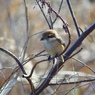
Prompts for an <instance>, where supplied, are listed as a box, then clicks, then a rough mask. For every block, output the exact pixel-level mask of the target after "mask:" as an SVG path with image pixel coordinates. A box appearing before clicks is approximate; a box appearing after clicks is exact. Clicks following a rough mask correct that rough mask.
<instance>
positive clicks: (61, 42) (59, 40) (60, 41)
mask: <svg viewBox="0 0 95 95" xmlns="http://www.w3.org/2000/svg"><path fill="white" fill-rule="evenodd" d="M56 39H57V41H58V42H59V43H60V44H62V45H63V46H65V43H64V41H63V40H62V39H61V38H56Z"/></svg>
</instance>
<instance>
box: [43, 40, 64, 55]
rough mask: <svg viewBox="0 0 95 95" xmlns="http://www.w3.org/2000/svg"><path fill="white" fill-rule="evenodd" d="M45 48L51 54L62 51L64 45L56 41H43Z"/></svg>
mask: <svg viewBox="0 0 95 95" xmlns="http://www.w3.org/2000/svg"><path fill="white" fill-rule="evenodd" d="M44 47H45V50H46V51H47V52H48V53H49V54H50V55H52V56H55V55H56V54H60V53H62V52H63V50H64V47H63V45H61V44H60V43H59V42H58V41H51V42H48V41H44Z"/></svg>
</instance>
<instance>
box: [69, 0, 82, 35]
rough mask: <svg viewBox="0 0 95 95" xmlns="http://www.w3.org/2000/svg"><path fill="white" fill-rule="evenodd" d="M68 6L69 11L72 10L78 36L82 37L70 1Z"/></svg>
mask: <svg viewBox="0 0 95 95" xmlns="http://www.w3.org/2000/svg"><path fill="white" fill-rule="evenodd" d="M67 4H68V7H69V10H70V13H71V16H72V19H73V21H74V24H75V27H76V30H77V33H78V36H80V31H79V28H78V25H77V21H76V19H75V16H74V14H73V10H72V8H71V4H70V1H69V0H67Z"/></svg>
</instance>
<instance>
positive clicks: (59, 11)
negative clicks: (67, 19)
mask: <svg viewBox="0 0 95 95" xmlns="http://www.w3.org/2000/svg"><path fill="white" fill-rule="evenodd" d="M62 4H63V0H61V2H60V6H59V10H58V14H59V13H60V11H61V7H62ZM57 18H58V17H57V16H56V18H55V19H54V21H53V24H54V23H55V22H56V20H57Z"/></svg>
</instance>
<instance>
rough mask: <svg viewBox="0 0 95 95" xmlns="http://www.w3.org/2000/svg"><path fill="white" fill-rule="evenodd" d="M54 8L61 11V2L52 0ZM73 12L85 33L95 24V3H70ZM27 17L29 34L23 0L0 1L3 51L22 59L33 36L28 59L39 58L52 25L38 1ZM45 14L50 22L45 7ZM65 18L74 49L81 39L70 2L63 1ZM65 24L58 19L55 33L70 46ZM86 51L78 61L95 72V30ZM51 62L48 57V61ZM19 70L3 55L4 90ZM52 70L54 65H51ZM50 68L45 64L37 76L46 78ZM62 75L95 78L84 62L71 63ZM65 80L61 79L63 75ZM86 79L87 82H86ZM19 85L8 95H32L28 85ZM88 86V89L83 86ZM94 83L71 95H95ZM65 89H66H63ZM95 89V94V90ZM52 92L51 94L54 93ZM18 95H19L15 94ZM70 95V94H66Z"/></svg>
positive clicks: (0, 64) (0, 79)
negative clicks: (76, 73) (75, 73)
mask: <svg viewBox="0 0 95 95" xmlns="http://www.w3.org/2000/svg"><path fill="white" fill-rule="evenodd" d="M48 1H49V2H50V3H51V5H52V8H54V9H55V11H58V9H59V6H60V2H61V0H48ZM70 1H71V4H72V8H73V11H74V14H75V17H76V20H77V22H78V25H79V27H80V28H81V29H82V30H83V31H85V30H86V29H87V28H89V26H90V25H91V24H92V23H94V22H95V0H70ZM26 6H27V17H28V31H27V21H26V12H25V5H24V1H23V0H0V47H2V48H4V49H7V50H9V51H11V52H12V53H14V54H15V55H16V56H17V57H20V55H21V52H22V50H23V47H24V45H25V44H26V40H27V36H30V35H33V34H35V33H38V34H36V35H34V36H32V37H31V38H30V39H29V41H28V44H27V50H26V56H29V55H31V54H32V55H35V54H37V53H39V52H40V51H42V50H44V48H43V44H42V42H41V41H40V38H41V33H39V32H41V31H43V30H45V29H48V28H49V27H48V24H47V22H46V20H45V18H44V16H43V14H42V12H41V10H40V9H39V7H38V5H37V3H36V1H35V0H26ZM43 9H44V12H45V14H46V17H47V18H48V17H49V15H48V12H47V10H48V9H47V7H44V8H43ZM60 15H61V17H62V18H63V19H64V20H65V21H66V22H67V23H68V25H69V30H70V33H71V45H72V44H73V43H74V42H75V41H76V40H77V39H78V35H77V32H76V29H75V26H74V23H73V20H72V17H71V14H70V12H69V8H68V5H67V2H66V0H63V4H62V7H61V11H60ZM53 17H55V16H53ZM62 25H63V24H62V22H61V21H60V19H57V21H56V23H55V24H54V29H55V30H57V31H58V33H59V35H60V36H61V37H62V38H63V40H64V41H65V42H66V44H67V43H68V35H67V34H66V33H65V32H64V31H63V29H62ZM81 47H82V48H83V50H82V51H81V52H80V53H78V54H76V55H75V56H74V58H76V59H79V60H81V61H82V62H83V63H85V64H87V65H89V66H90V67H91V68H92V69H93V70H95V30H94V31H93V32H92V33H91V34H90V35H89V36H88V37H87V38H86V39H85V40H84V41H83V43H82V45H81V46H80V47H79V48H78V49H77V50H76V51H78V50H79V49H80V48H81ZM42 58H43V57H41V58H36V59H33V60H32V61H31V62H30V63H29V64H28V63H27V64H28V65H27V66H26V67H25V68H26V71H27V72H28V71H29V72H30V70H31V68H32V66H33V65H34V64H35V63H36V62H37V61H39V60H40V59H42ZM45 58H47V57H45ZM16 66H17V64H16V62H15V61H14V60H13V59H12V58H11V57H10V56H8V55H7V54H5V53H4V52H2V51H0V87H2V84H3V82H4V81H5V80H6V79H7V78H8V76H9V75H10V74H11V73H12V71H13V70H14V69H15V67H16ZM49 66H51V64H49ZM47 67H48V62H43V63H41V64H39V65H38V66H37V68H36V69H35V73H36V75H38V76H40V75H43V72H44V71H45V70H46V68H47ZM61 71H79V72H84V73H86V74H93V72H92V71H91V70H89V69H88V68H86V67H85V66H83V65H81V64H80V62H78V61H75V60H74V59H70V60H68V61H67V62H66V63H65V66H64V67H63V68H62V70H61ZM60 76H61V75H60ZM84 79H85V78H84ZM24 83H25V84H23V82H22V81H17V83H16V85H15V86H14V87H13V89H12V90H11V91H10V92H9V93H8V95H20V94H21V95H29V93H30V87H29V85H28V83H27V82H24ZM83 85H84V86H83ZM91 85H92V84H90V83H83V84H82V85H80V87H77V88H76V91H75V92H74V91H71V92H70V93H69V94H68V95H94V93H95V89H94V88H95V82H93V85H92V86H93V87H94V88H93V87H92V86H91ZM73 86H74V85H65V86H64V85H62V86H61V87H60V89H59V90H58V91H56V94H52V95H64V94H63V93H65V92H66V91H67V90H68V91H69V89H70V88H71V87H73ZM56 87H57V86H52V87H50V88H48V89H47V91H44V92H43V94H42V95H47V94H48V95H51V94H49V91H48V90H52V91H53V90H54V89H55V88H56ZM63 88H64V89H63ZM66 88H67V89H66ZM93 89H94V90H93ZM52 91H51V92H52ZM14 93H15V94H14ZM66 95H67V94H66Z"/></svg>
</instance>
